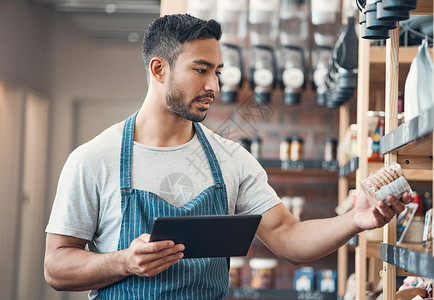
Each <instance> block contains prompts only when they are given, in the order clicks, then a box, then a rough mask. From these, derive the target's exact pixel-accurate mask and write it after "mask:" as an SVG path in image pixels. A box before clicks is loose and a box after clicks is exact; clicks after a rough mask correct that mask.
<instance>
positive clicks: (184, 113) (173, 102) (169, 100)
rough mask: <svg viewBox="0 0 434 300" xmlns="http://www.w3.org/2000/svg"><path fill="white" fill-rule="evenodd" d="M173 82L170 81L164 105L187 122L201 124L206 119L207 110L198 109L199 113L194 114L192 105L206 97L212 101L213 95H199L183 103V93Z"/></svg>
mask: <svg viewBox="0 0 434 300" xmlns="http://www.w3.org/2000/svg"><path fill="white" fill-rule="evenodd" d="M173 82H174V81H173V80H171V81H170V86H169V92H168V93H167V95H166V104H167V106H169V109H170V111H171V112H172V113H173V114H175V115H178V116H180V117H182V118H184V119H187V120H189V121H192V122H202V121H203V120H204V119H205V118H206V114H207V109H200V108H199V110H200V113H194V112H193V108H192V103H194V102H195V101H197V100H200V99H201V98H206V97H209V98H211V99H214V94H203V95H199V96H196V97H195V98H193V99H192V101H190V102H189V103H185V102H184V101H185V94H184V92H182V91H181V89H180V88H179V86H178V85H176V84H175V83H173Z"/></svg>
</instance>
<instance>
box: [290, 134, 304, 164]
mask: <svg viewBox="0 0 434 300" xmlns="http://www.w3.org/2000/svg"><path fill="white" fill-rule="evenodd" d="M290 159H291V160H302V159H303V139H302V138H301V137H298V136H293V137H292V138H291V153H290Z"/></svg>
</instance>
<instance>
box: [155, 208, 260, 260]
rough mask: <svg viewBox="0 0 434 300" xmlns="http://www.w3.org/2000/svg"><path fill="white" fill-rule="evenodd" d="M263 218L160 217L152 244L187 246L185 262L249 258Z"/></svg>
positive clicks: (156, 222) (251, 216)
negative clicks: (187, 260)
mask: <svg viewBox="0 0 434 300" xmlns="http://www.w3.org/2000/svg"><path fill="white" fill-rule="evenodd" d="M261 218H262V216H261V215H231V216H228V215H217V216H215V215H214V216H189V217H158V218H156V219H155V220H154V225H153V227H152V231H151V237H150V242H154V241H164V240H171V241H174V242H175V243H176V244H184V245H185V250H184V251H183V252H184V258H197V257H230V256H245V255H247V252H248V251H249V248H250V244H251V243H252V240H253V237H254V236H255V233H256V229H257V228H258V225H259V222H260V221H261Z"/></svg>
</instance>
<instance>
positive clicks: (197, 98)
mask: <svg viewBox="0 0 434 300" xmlns="http://www.w3.org/2000/svg"><path fill="white" fill-rule="evenodd" d="M202 98H211V99H212V100H213V101H214V99H215V93H206V94H202V95H198V96H196V97H194V99H193V100H194V101H196V100H200V99H202Z"/></svg>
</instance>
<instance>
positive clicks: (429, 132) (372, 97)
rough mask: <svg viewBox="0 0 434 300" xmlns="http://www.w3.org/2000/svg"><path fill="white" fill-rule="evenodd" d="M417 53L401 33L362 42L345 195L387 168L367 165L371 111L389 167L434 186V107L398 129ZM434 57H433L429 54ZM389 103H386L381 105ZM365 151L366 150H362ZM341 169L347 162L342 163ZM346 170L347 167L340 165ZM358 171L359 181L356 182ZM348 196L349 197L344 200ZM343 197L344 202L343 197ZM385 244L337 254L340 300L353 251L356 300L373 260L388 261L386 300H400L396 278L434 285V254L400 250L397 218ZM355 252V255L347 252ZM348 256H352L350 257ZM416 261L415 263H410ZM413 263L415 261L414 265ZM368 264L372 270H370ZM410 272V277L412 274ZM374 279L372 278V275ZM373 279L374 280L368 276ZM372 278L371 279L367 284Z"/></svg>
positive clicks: (421, 10) (421, 4)
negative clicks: (377, 117)
mask: <svg viewBox="0 0 434 300" xmlns="http://www.w3.org/2000/svg"><path fill="white" fill-rule="evenodd" d="M412 14H433V1H432V0H419V1H418V8H417V9H416V10H415V11H412ZM417 51H418V47H399V31H398V30H397V29H395V30H392V31H391V38H390V39H388V40H387V42H386V47H371V46H370V41H368V40H363V39H360V40H359V67H358V72H359V77H358V92H357V124H358V134H357V141H358V146H359V148H358V149H357V155H358V160H357V167H356V170H351V164H353V166H354V162H349V165H348V166H346V167H347V170H346V172H343V173H340V174H339V175H340V176H343V177H340V179H339V191H340V194H344V193H345V192H346V193H347V192H348V185H349V183H350V182H353V180H355V185H356V188H357V189H358V190H360V187H359V184H358V182H359V181H360V180H361V179H363V178H365V177H366V176H368V175H369V173H370V172H371V171H373V170H375V169H379V168H380V167H382V166H383V164H382V163H380V164H375V165H373V164H370V163H368V161H367V153H366V149H363V148H364V147H365V145H366V142H363V141H366V138H367V124H366V113H367V111H368V110H369V109H370V110H380V109H381V110H382V109H384V110H385V113H386V117H385V119H386V130H385V132H386V135H385V137H383V139H382V140H381V146H382V152H383V153H384V154H385V163H384V164H385V165H389V164H391V163H393V162H398V163H400V164H401V166H402V168H403V171H404V175H405V176H406V178H407V179H408V180H409V181H410V184H411V185H412V186H413V185H414V184H415V183H420V182H424V184H426V183H427V182H428V184H430V185H432V186H433V190H434V181H433V168H434V167H433V164H434V163H433V159H432V156H433V146H434V141H433V137H432V136H433V131H434V107H433V108H432V109H430V110H428V111H426V112H422V113H421V114H420V116H419V117H418V118H416V119H414V120H411V121H410V122H406V123H404V124H402V125H400V126H399V127H398V126H397V125H398V111H397V102H398V101H397V100H398V90H402V89H403V87H404V84H405V79H406V77H407V74H408V71H409V68H410V64H411V62H412V61H413V59H414V57H415V56H416V53H417ZM430 54H431V57H433V51H432V49H431V51H430ZM379 99H380V100H381V99H385V101H384V100H383V101H379ZM340 114H341V116H340V121H342V120H343V121H344V122H345V125H344V126H346V127H343V128H342V127H341V128H340V130H342V129H344V130H346V128H348V126H349V124H348V122H346V120H347V119H348V115H347V114H348V111H347V110H346V109H344V108H342V109H341V111H340ZM362 145H363V146H362ZM340 163H342V161H340ZM341 165H342V164H341ZM354 171H355V176H354ZM345 196H346V195H345ZM345 196H342V195H340V196H339V199H340V200H341V199H342V197H345ZM383 236H384V239H383V243H379V242H367V240H366V238H365V234H364V233H361V234H359V235H358V236H357V239H356V240H357V244H356V246H355V247H354V246H349V245H345V246H344V247H342V248H341V249H340V250H339V252H338V296H339V297H343V296H344V294H345V279H346V277H347V275H348V274H347V272H346V270H347V269H346V267H345V266H344V265H345V264H346V263H347V262H348V255H349V253H351V255H353V251H354V253H355V258H356V278H357V287H356V290H357V294H356V299H359V300H361V299H365V295H366V280H368V281H371V280H372V276H373V275H372V274H373V273H375V272H377V271H378V270H374V271H375V272H372V270H369V272H368V266H369V267H370V268H371V267H372V266H374V265H375V264H373V263H372V261H374V260H378V259H381V260H382V261H383V267H382V272H381V273H382V278H383V285H384V290H383V299H387V300H389V299H396V276H398V275H409V274H416V275H419V276H425V277H427V278H430V279H434V274H433V270H434V258H433V257H434V250H433V253H422V251H423V249H422V247H421V246H420V245H412V244H402V245H399V246H396V218H394V219H393V220H392V221H391V222H390V223H389V224H388V225H386V226H385V227H384V234H383ZM348 250H353V251H348ZM348 252H349V253H348ZM410 257H411V258H410ZM409 259H410V261H409ZM368 261H369V265H368ZM409 272H411V273H409ZM368 273H369V274H368ZM368 275H369V276H368ZM368 277H369V278H368Z"/></svg>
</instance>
